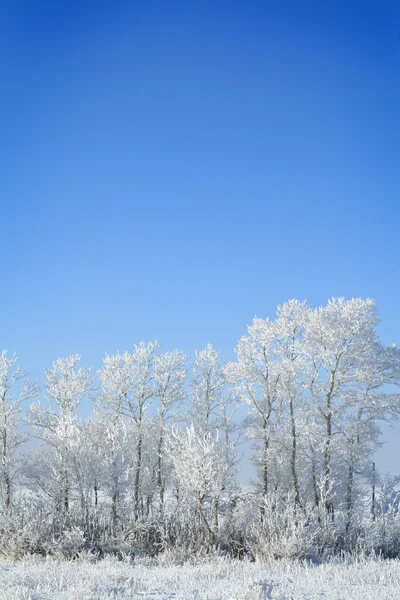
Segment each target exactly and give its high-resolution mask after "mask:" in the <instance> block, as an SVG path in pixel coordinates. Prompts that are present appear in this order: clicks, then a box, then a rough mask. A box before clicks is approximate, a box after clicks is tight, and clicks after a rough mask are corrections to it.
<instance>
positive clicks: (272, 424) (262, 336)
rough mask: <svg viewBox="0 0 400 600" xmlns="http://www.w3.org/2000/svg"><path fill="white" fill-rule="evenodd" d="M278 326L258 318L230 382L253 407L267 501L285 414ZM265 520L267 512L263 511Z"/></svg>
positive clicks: (241, 345)
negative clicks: (277, 351)
mask: <svg viewBox="0 0 400 600" xmlns="http://www.w3.org/2000/svg"><path fill="white" fill-rule="evenodd" d="M275 337H276V333H275V327H274V323H273V322H272V321H269V320H268V319H265V320H264V319H259V318H255V319H254V320H253V323H252V325H250V326H249V327H248V335H247V336H243V337H242V338H241V339H240V340H239V343H238V345H237V347H236V350H235V352H236V356H237V360H236V362H231V363H230V364H229V365H228V368H227V372H228V374H229V379H230V381H231V382H232V383H234V384H235V389H236V393H237V394H238V397H239V398H241V400H242V401H243V402H245V403H246V404H247V405H248V406H249V408H250V414H251V417H252V420H251V424H252V425H253V427H252V434H251V435H252V437H253V439H257V440H259V441H260V443H261V452H260V456H259V464H260V468H261V479H262V483H261V495H262V497H263V498H265V497H266V496H267V494H268V487H269V463H270V460H271V444H272V441H273V438H274V434H275V433H276V429H277V422H278V421H279V418H280V413H281V395H280V380H281V377H282V369H281V365H280V364H279V363H278V362H277V361H276V356H275V349H274V345H273V344H274V341H275ZM261 518H263V509H261Z"/></svg>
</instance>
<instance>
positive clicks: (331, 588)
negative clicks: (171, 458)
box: [0, 558, 400, 600]
mask: <svg viewBox="0 0 400 600" xmlns="http://www.w3.org/2000/svg"><path fill="white" fill-rule="evenodd" d="M0 598H1V599H2V600H59V599H62V600H89V599H90V600H97V599H105V600H107V599H111V598H112V599H114V600H115V599H120V600H128V599H132V600H133V599H135V600H136V599H138V600H139V599H141V600H145V599H146V600H206V599H207V600H268V599H277V600H278V599H279V600H306V599H307V600H319V599H321V600H400V561H398V560H388V561H378V560H375V561H361V562H356V563H345V562H342V563H339V562H338V563H331V564H323V565H319V566H308V565H305V564H296V563H289V562H276V563H273V564H262V563H249V562H245V561H234V560H224V559H221V558H213V559H212V560H209V561H208V562H202V563H199V564H185V565H171V564H156V563H152V562H151V561H146V560H142V561H140V560H139V561H138V562H137V563H134V564H129V563H127V562H118V561H117V560H114V559H105V560H104V561H99V562H97V563H90V562H85V561H83V560H78V561H71V562H59V561H56V560H39V559H37V558H36V559H35V558H33V559H24V560H21V561H18V562H10V561H1V562H0Z"/></svg>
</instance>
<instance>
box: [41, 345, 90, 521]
mask: <svg viewBox="0 0 400 600" xmlns="http://www.w3.org/2000/svg"><path fill="white" fill-rule="evenodd" d="M45 376H46V384H45V393H44V397H45V399H46V400H47V401H48V407H44V406H43V405H42V404H40V403H37V404H34V405H32V406H31V409H30V421H31V424H32V425H33V427H34V429H35V431H36V436H37V437H38V438H40V439H42V440H43V441H44V442H46V443H47V444H49V445H50V446H51V447H52V448H53V449H54V451H55V457H56V460H57V463H58V470H59V472H58V476H59V483H60V498H59V507H60V510H61V511H62V512H63V513H64V514H68V513H69V509H70V478H71V471H72V468H73V463H74V460H75V458H76V456H75V455H76V451H77V450H78V449H79V447H80V430H79V424H78V419H77V415H76V409H77V408H78V406H79V404H80V403H81V401H82V400H83V399H84V398H85V397H87V396H88V395H89V393H90V391H91V390H92V389H93V378H92V375H91V373H90V369H89V370H85V369H83V368H82V367H81V366H80V356H78V355H77V354H75V355H71V356H69V357H67V358H59V359H57V360H56V361H55V362H54V364H53V368H52V369H47V370H45Z"/></svg>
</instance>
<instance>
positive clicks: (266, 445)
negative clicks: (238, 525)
mask: <svg viewBox="0 0 400 600" xmlns="http://www.w3.org/2000/svg"><path fill="white" fill-rule="evenodd" d="M263 436H264V458H263V465H262V504H261V523H263V522H264V515H265V500H266V498H267V495H268V449H269V439H268V434H267V420H266V419H263Z"/></svg>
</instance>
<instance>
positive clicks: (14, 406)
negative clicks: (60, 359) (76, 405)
mask: <svg viewBox="0 0 400 600" xmlns="http://www.w3.org/2000/svg"><path fill="white" fill-rule="evenodd" d="M17 360H18V358H17V355H16V354H13V355H12V356H11V357H8V356H7V350H3V351H2V352H1V354H0V455H1V471H0V486H1V490H2V500H3V508H4V510H6V511H7V510H8V508H9V506H10V502H11V488H12V482H13V479H14V477H15V475H16V470H17V464H18V461H17V456H16V450H17V448H18V447H19V446H20V445H21V444H23V443H24V442H25V441H26V439H27V435H26V433H24V432H23V430H22V428H21V425H22V404H23V402H25V401H27V400H31V399H33V398H35V396H37V395H38V393H39V388H38V386H37V385H36V384H35V383H32V382H29V381H26V377H27V374H26V373H22V372H21V370H20V368H19V366H17V365H16V363H17ZM18 386H19V388H20V389H18Z"/></svg>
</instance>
